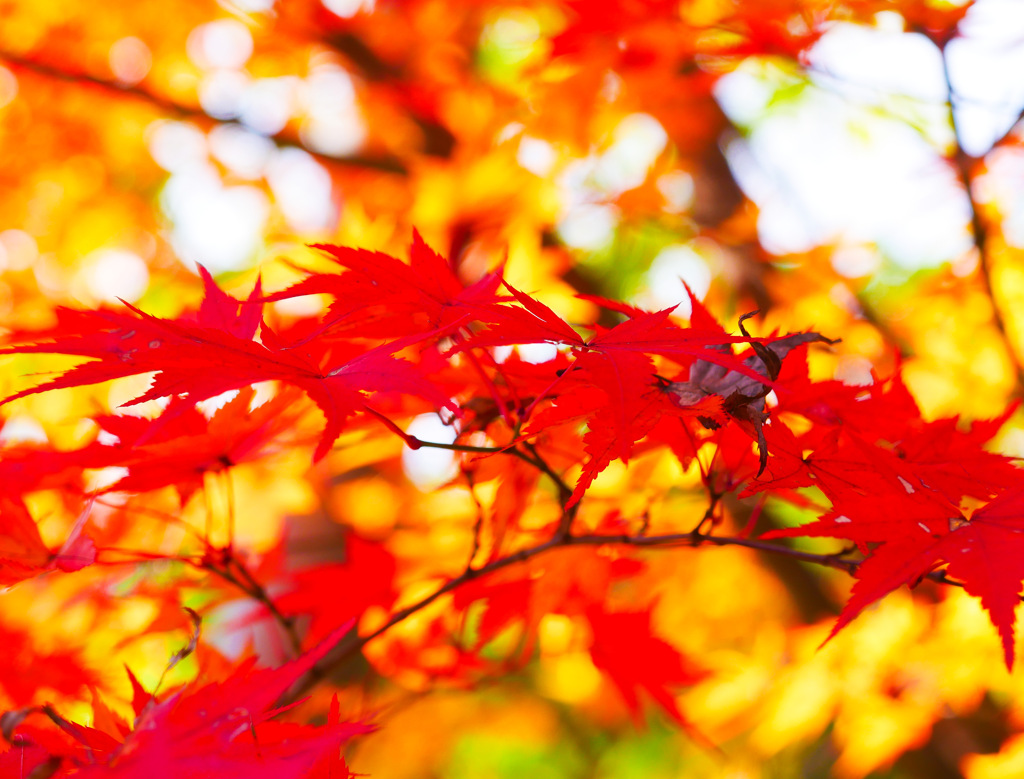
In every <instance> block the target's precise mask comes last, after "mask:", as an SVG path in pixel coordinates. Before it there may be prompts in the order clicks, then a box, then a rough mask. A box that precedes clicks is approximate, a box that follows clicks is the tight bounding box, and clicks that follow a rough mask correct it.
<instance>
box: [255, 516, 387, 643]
mask: <svg viewBox="0 0 1024 779" xmlns="http://www.w3.org/2000/svg"><path fill="white" fill-rule="evenodd" d="M345 557H346V560H345V562H344V563H328V564H324V565H318V566H314V567H311V568H307V569H304V570H301V571H296V572H294V573H291V574H289V575H288V576H287V584H286V586H287V588H288V589H287V590H286V591H285V592H284V593H282V594H281V595H280V596H278V597H277V598H276V599H275V603H276V605H277V607H278V608H279V609H280V610H281V611H282V612H283V613H284V614H294V615H302V614H308V615H311V616H312V621H311V623H310V626H309V633H310V635H311V636H312V639H313V640H317V639H319V638H320V637H321V636H323V635H327V634H329V633H330V631H332V630H334V629H335V628H336V627H337V626H338V625H339V624H341V623H343V622H350V621H351V620H353V619H358V618H359V616H360V615H362V613H363V612H364V611H366V609H367V608H369V607H370V606H383V607H385V608H387V607H389V606H390V605H391V604H392V602H394V599H395V595H396V592H395V588H394V576H395V559H394V557H393V556H392V555H391V554H390V553H389V552H388V551H387V550H386V549H384V547H383V546H382V545H380V544H374V543H371V542H369V541H364V540H363V539H361V538H359V537H358V536H356V535H354V534H349V535H348V537H347V538H346V540H345Z"/></svg>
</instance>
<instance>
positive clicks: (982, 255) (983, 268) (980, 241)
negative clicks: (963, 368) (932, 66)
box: [941, 47, 1024, 395]
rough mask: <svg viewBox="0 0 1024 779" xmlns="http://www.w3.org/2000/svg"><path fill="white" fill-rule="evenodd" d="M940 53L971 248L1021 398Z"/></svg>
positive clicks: (1022, 375)
mask: <svg viewBox="0 0 1024 779" xmlns="http://www.w3.org/2000/svg"><path fill="white" fill-rule="evenodd" d="M941 54H942V73H943V77H944V78H945V80H946V89H947V95H948V103H947V105H948V106H949V116H950V123H951V126H952V129H953V137H954V139H955V142H956V149H955V150H954V152H953V160H952V161H953V164H954V165H955V166H956V170H957V174H958V176H959V178H960V184H961V185H962V186H963V188H964V192H965V193H966V195H967V205H968V208H969V209H970V214H971V232H972V235H973V238H974V246H975V248H976V249H977V251H978V273H979V274H980V275H981V280H982V283H983V284H984V285H985V293H986V294H987V295H988V299H989V302H990V303H991V304H992V323H993V324H994V325H995V327H996V330H998V331H999V336H1000V338H1001V339H1002V341H1003V346H1004V348H1005V349H1006V354H1007V357H1009V360H1010V364H1011V365H1012V366H1013V372H1014V377H1015V379H1016V385H1015V388H1014V394H1015V395H1020V394H1022V393H1024V365H1022V364H1021V358H1020V355H1019V354H1018V353H1017V348H1016V346H1015V344H1014V343H1013V338H1012V337H1011V335H1010V328H1009V325H1008V323H1007V321H1006V317H1005V315H1004V313H1003V310H1002V308H1001V307H1000V305H999V300H998V297H997V296H996V290H995V285H994V284H993V283H992V258H991V256H990V255H989V252H988V229H987V227H986V225H985V221H984V219H982V216H981V210H980V209H979V207H978V203H977V201H976V200H975V195H974V191H973V189H972V185H973V183H974V181H973V176H972V170H971V169H972V166H973V165H974V164H975V162H976V160H975V159H974V158H973V157H971V156H970V155H969V154H967V152H966V151H964V148H963V144H962V142H961V138H962V134H961V128H960V125H959V122H958V121H957V118H956V110H955V105H954V103H955V102H956V99H955V94H956V93H955V90H954V89H953V81H952V78H951V76H950V72H949V57H948V54H947V49H946V47H943V48H942V49H941ZM1015 124H1016V123H1015ZM1011 130H1012V128H1011ZM1004 138H1005V136H1004ZM1001 140H1002V139H1001Z"/></svg>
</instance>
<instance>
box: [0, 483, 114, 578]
mask: <svg viewBox="0 0 1024 779" xmlns="http://www.w3.org/2000/svg"><path fill="white" fill-rule="evenodd" d="M90 509H91V504H90V505H89V506H87V507H86V509H85V511H84V512H83V513H82V515H81V516H79V518H78V521H77V522H76V523H75V526H74V528H73V529H72V531H71V533H70V534H69V535H68V538H67V540H66V541H65V542H64V544H63V546H61V548H60V549H58V550H56V551H51V550H50V549H49V548H48V547H47V546H46V544H44V543H43V539H42V537H41V536H40V535H39V528H38V527H37V526H36V523H35V520H34V519H32V515H31V514H29V512H28V509H27V508H26V507H25V504H24V503H22V502H21V501H20V500H12V499H10V498H6V497H5V498H0V585H4V586H7V585H11V584H15V583H17V582H20V581H23V580H24V579H30V578H32V577H33V576H38V575H39V574H41V573H45V572H46V571H52V570H55V569H57V570H61V571H77V570H79V569H81V568H84V567H86V566H87V565H90V564H92V563H93V562H94V561H95V560H96V547H95V545H94V544H93V542H92V539H90V538H89V537H88V536H87V535H85V534H84V532H83V529H84V527H85V521H86V519H87V518H88V516H89V510H90Z"/></svg>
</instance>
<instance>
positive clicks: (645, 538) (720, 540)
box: [282, 532, 963, 704]
mask: <svg viewBox="0 0 1024 779" xmlns="http://www.w3.org/2000/svg"><path fill="white" fill-rule="evenodd" d="M704 545H710V546H718V547H727V546H738V547H742V548H745V549H753V550H755V551H758V552H764V553H768V554H777V555H784V556H786V557H789V558H792V559H794V560H799V561H801V562H805V563H811V564H814V565H821V566H825V567H828V568H835V569H837V570H841V571H845V572H846V573H848V574H850V575H854V574H856V572H857V569H858V568H859V567H860V565H861V563H862V562H863V560H860V559H851V558H849V557H847V556H846V555H847V554H848V552H849V550H845V549H844V550H842V551H840V552H838V553H833V554H819V553H815V552H804V551H801V550H799V549H793V548H791V547H788V546H782V545H780V544H774V543H771V542H768V541H761V540H758V539H751V538H740V537H737V536H715V535H711V534H710V533H701V532H691V533H666V534H662V535H653V536H649V535H640V534H637V535H631V534H621V535H605V534H600V533H588V534H583V535H578V536H572V535H569V536H560V535H555V536H552V537H551V538H549V539H548V540H546V541H543V542H541V543H538V544H536V545H534V546H530V547H526V548H524V549H520V550H519V551H517V552H513V553H511V554H509V555H507V556H506V557H502V558H500V559H498V560H494V561H492V562H490V563H487V564H486V565H483V566H481V567H480V568H476V569H473V570H467V571H465V572H464V573H462V574H461V575H460V576H457V577H455V578H454V579H450V580H448V581H447V582H445V583H444V584H443V585H441V586H440V587H438V588H437V589H436V590H435V591H434V592H432V593H431V594H430V595H427V596H426V597H424V598H421V599H420V600H418V601H416V602H415V603H413V604H410V605H409V606H406V607H405V608H402V609H399V610H398V611H396V612H395V613H394V614H392V615H391V617H390V618H389V619H388V620H387V621H386V622H384V623H383V624H382V625H381V626H380V627H378V628H376V629H375V630H372V631H371V632H369V633H368V634H366V635H365V636H360V635H358V634H357V633H356V632H354V631H353V632H352V633H349V634H348V635H346V636H345V637H344V638H343V639H342V640H341V641H339V642H338V644H337V645H336V646H335V647H334V649H332V650H331V652H330V653H329V654H328V655H327V656H326V657H325V658H324V659H323V660H321V661H320V662H319V663H318V664H317V665H316V666H314V668H313V669H312V670H311V671H310V672H309V673H308V674H307V675H306V676H305V677H304V678H303V679H302V680H300V681H299V683H298V684H297V685H296V686H295V687H294V688H293V689H292V690H290V691H289V693H288V694H287V697H286V699H284V700H283V701H282V704H284V703H287V702H290V701H294V700H297V699H298V698H301V697H302V696H303V695H304V694H305V693H306V692H308V691H309V690H310V689H311V688H313V687H314V686H316V684H317V683H318V682H319V681H321V680H322V679H323V678H325V677H326V675H327V674H328V673H329V672H330V670H331V669H332V668H334V667H335V666H338V665H340V664H341V663H343V662H344V661H345V660H347V659H348V658H349V657H351V656H352V655H353V654H355V653H356V652H359V651H360V650H361V649H362V648H363V647H364V646H365V645H366V644H367V643H369V642H370V641H372V640H373V639H375V638H377V637H379V636H381V635H383V634H384V633H386V632H387V631H388V630H390V629H391V628H392V627H394V626H395V625H397V624H399V623H400V622H402V621H404V620H406V619H408V618H409V617H411V616H412V615H413V614H416V613H417V612H419V611H421V610H423V609H425V608H426V607H427V606H429V605H430V604H431V603H434V602H435V601H436V600H437V599H438V598H441V597H442V596H444V595H447V594H448V593H450V592H453V591H454V590H457V589H458V588H459V587H461V586H463V585H464V584H466V583H468V582H469V581H471V580H474V579H478V578H480V577H482V576H487V575H489V574H492V573H496V572H497V571H500V570H502V569H504V568H508V567H510V566H513V565H518V564H519V563H524V562H527V561H528V560H532V559H533V558H535V557H539V556H540V555H543V554H546V553H548V552H551V551H554V550H556V549H562V548H565V547H569V546H631V547H636V548H641V549H656V548H676V547H684V548H695V547H699V546H704ZM924 578H926V579H930V580H931V581H934V582H937V583H939V584H945V585H950V586H953V587H963V584H962V583H960V582H958V581H956V580H955V579H950V578H949V577H948V576H947V575H946V572H945V571H933V572H931V573H929V574H927V575H926V576H925V577H924Z"/></svg>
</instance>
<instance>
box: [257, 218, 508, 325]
mask: <svg viewBox="0 0 1024 779" xmlns="http://www.w3.org/2000/svg"><path fill="white" fill-rule="evenodd" d="M312 248H314V249H319V250H320V251H322V252H324V253H325V254H327V255H328V256H329V257H330V258H331V259H332V260H333V261H334V262H336V263H337V264H338V265H340V266H341V267H343V268H345V269H346V270H345V271H343V272H342V273H310V275H309V276H307V278H305V279H303V280H302V281H300V282H298V283H297V284H294V285H292V286H291V287H289V288H288V289H285V290H282V291H280V292H276V293H274V294H272V295H268V296H267V297H266V298H264V299H265V300H267V301H276V300H287V299H289V298H294V297H300V296H302V295H316V294H326V295H330V296H331V297H332V298H333V301H332V302H331V304H330V307H329V308H328V310H327V313H326V315H325V316H324V319H323V322H322V324H321V325H320V326H318V327H317V328H316V329H315V330H314V331H313V333H312V334H311V335H310V336H307V337H312V336H313V335H317V334H320V333H325V332H328V333H330V334H332V335H339V334H344V333H348V334H351V335H357V336H359V337H361V338H397V337H403V336H408V335H410V334H411V333H419V334H420V335H421V337H422V338H429V337H432V336H437V335H438V334H440V333H442V332H448V331H450V330H452V329H453V328H456V327H458V326H459V325H461V324H463V323H465V322H467V321H468V320H469V319H470V318H472V315H473V313H472V312H473V310H474V309H475V307H477V306H481V305H487V304H490V303H494V302H497V301H498V300H499V298H498V297H497V295H496V291H497V289H498V286H499V285H500V283H501V274H500V273H498V272H492V273H487V274H485V275H484V276H482V277H481V278H480V279H479V280H478V281H477V282H475V283H474V284H472V285H470V286H468V287H467V286H464V285H463V283H462V282H461V281H460V280H459V278H458V277H457V276H456V275H455V273H454V271H453V270H452V266H451V264H450V263H449V262H447V261H446V260H445V259H444V258H443V257H441V256H440V255H439V254H438V253H437V252H435V251H433V250H432V249H431V248H430V247H429V246H427V244H426V243H425V242H424V241H423V238H422V237H421V236H420V234H419V232H418V231H416V230H413V240H412V248H411V250H410V252H409V263H408V264H406V263H404V262H402V261H401V260H398V259H396V258H394V257H392V256H390V255H388V254H384V253H382V252H371V251H367V250H366V249H351V248H348V247H343V246H332V245H330V244H313V247H312Z"/></svg>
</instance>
